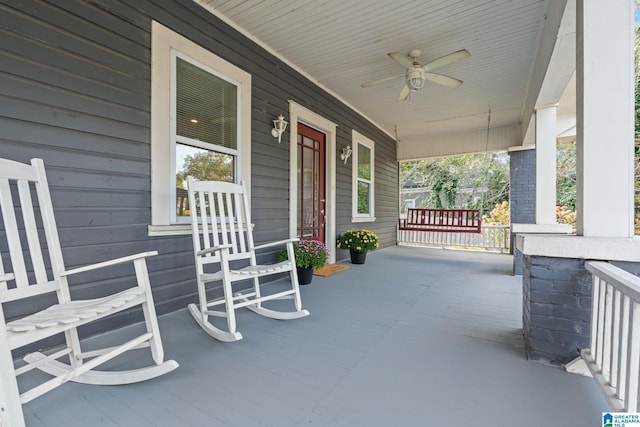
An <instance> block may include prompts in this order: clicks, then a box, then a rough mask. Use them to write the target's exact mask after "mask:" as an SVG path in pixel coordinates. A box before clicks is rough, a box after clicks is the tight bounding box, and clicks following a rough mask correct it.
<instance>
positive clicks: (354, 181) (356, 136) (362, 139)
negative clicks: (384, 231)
mask: <svg viewBox="0 0 640 427" xmlns="http://www.w3.org/2000/svg"><path fill="white" fill-rule="evenodd" d="M358 144H360V145H363V146H364V147H367V148H368V149H369V150H370V153H371V156H370V161H371V178H370V179H369V183H370V190H369V204H370V210H369V213H368V214H361V213H358ZM351 146H352V153H353V154H352V156H351V222H374V221H375V220H376V217H375V193H376V191H375V143H374V142H373V140H371V139H369V138H367V137H366V136H364V135H362V134H361V133H360V132H358V131H356V130H352V131H351Z"/></svg>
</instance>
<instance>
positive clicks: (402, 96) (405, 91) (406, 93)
mask: <svg viewBox="0 0 640 427" xmlns="http://www.w3.org/2000/svg"><path fill="white" fill-rule="evenodd" d="M410 93H411V89H409V85H408V84H406V83H405V84H404V86H402V89H401V90H400V95H398V99H397V101H404V100H406V99H407V98H408V97H409V94H410Z"/></svg>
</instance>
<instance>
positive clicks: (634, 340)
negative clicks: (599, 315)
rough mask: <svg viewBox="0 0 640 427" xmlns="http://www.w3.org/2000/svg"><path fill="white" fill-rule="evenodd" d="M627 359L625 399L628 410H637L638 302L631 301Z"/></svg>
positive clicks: (639, 359) (639, 365)
mask: <svg viewBox="0 0 640 427" xmlns="http://www.w3.org/2000/svg"><path fill="white" fill-rule="evenodd" d="M630 344H631V345H630V347H631V348H630V352H629V361H630V362H631V363H630V365H631V366H629V395H628V398H627V399H626V401H625V407H626V410H627V411H628V412H636V411H637V410H638V377H639V376H640V304H639V303H637V302H634V303H633V314H632V318H631V343H630Z"/></svg>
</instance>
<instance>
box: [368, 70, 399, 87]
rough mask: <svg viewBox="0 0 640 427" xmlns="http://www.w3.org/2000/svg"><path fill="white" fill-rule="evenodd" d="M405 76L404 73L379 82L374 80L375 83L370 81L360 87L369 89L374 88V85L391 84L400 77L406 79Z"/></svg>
mask: <svg viewBox="0 0 640 427" xmlns="http://www.w3.org/2000/svg"><path fill="white" fill-rule="evenodd" d="M404 76H405V74H404V73H402V74H398V75H397V76H391V77H385V78H383V79H378V80H373V81H370V82H366V83H362V84H361V85H360V87H369V86H373V85H379V84H380V83H386V82H389V81H391V80H394V79H397V78H398V77H404Z"/></svg>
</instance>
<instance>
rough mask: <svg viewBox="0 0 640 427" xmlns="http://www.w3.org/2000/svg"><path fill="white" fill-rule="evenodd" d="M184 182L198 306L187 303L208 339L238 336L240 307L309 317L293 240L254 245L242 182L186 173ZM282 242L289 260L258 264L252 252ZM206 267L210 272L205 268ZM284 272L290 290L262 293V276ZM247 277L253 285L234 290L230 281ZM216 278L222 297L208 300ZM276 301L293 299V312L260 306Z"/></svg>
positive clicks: (279, 316) (286, 316)
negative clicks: (221, 324)
mask: <svg viewBox="0 0 640 427" xmlns="http://www.w3.org/2000/svg"><path fill="white" fill-rule="evenodd" d="M187 181H188V185H189V206H190V210H191V225H192V233H193V249H194V253H195V261H196V276H197V284H198V296H199V305H196V304H190V305H189V310H190V311H191V314H192V315H193V317H194V319H195V320H196V322H198V324H199V325H200V326H201V327H202V328H203V329H204V330H205V331H206V332H207V333H208V334H209V335H211V336H212V337H214V338H216V339H218V340H220V341H227V342H228V341H237V340H240V339H242V334H240V332H237V330H236V316H235V310H236V309H237V308H240V307H247V308H249V309H250V310H252V311H254V312H256V313H258V314H261V315H263V316H266V317H271V318H274V319H280V320H288V319H298V318H300V317H304V316H308V315H309V312H308V311H307V310H303V309H302V301H301V298H300V288H299V286H298V277H297V273H296V267H295V266H296V263H295V256H294V253H293V242H294V241H296V240H297V239H288V240H282V241H277V242H272V243H267V244H263V245H259V246H255V245H254V243H253V235H252V233H251V226H252V225H251V216H250V210H249V202H248V198H247V194H246V191H245V188H244V183H242V184H232V183H228V182H217V181H195V180H194V179H193V177H188V179H187ZM200 228H202V234H201V233H200ZM285 245H286V247H287V253H288V258H289V259H288V260H286V261H283V262H279V263H275V264H267V265H258V264H257V262H256V250H259V249H262V248H267V247H274V246H280V247H282V246H285ZM239 263H240V264H241V265H238V264H239ZM212 264H213V267H212ZM211 268H213V269H214V270H215V271H213V272H211V271H208V270H209V269H211ZM287 272H288V273H289V277H290V280H291V288H290V289H287V290H284V291H281V292H275V293H271V294H263V292H262V290H261V284H260V278H261V277H265V276H272V275H274V274H278V273H287ZM246 280H251V281H252V282H253V284H252V287H251V288H250V289H249V290H245V291H242V292H236V293H234V292H233V284H234V283H235V282H240V281H246ZM216 281H219V282H222V290H223V296H222V297H221V298H218V299H214V300H209V299H208V297H207V288H206V285H207V283H209V282H216ZM275 299H293V302H294V307H295V310H294V311H288V312H283V311H276V310H272V309H269V308H266V307H263V305H262V303H263V302H266V301H270V300H275ZM216 306H223V307H222V308H223V309H222V310H211V308H212V307H216ZM210 316H214V317H223V318H226V319H227V330H223V329H220V328H218V327H216V326H214V325H213V324H212V323H211V321H210V320H209V317H210Z"/></svg>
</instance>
